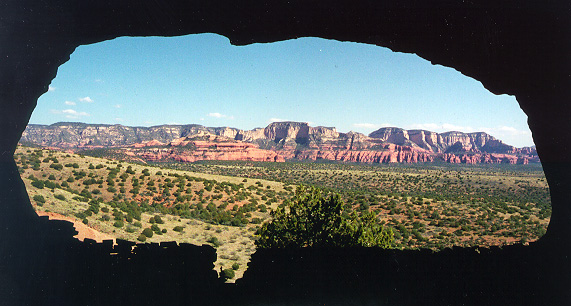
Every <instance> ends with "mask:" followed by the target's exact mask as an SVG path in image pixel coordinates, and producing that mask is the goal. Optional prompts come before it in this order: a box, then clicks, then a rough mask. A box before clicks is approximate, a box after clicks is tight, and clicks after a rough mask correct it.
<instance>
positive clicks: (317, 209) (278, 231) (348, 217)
mask: <svg viewBox="0 0 571 306" xmlns="http://www.w3.org/2000/svg"><path fill="white" fill-rule="evenodd" d="M284 204H285V205H283V206H281V207H278V208H277V209H276V210H275V211H273V212H272V219H271V220H270V221H269V222H266V223H264V224H263V225H262V227H261V228H260V229H259V231H258V235H259V238H258V240H256V246H257V247H259V248H285V247H309V246H313V247H349V246H367V247H373V246H376V247H382V248H388V247H390V246H391V244H392V242H393V239H394V238H393V232H392V229H390V228H389V229H386V228H384V227H383V226H382V225H380V224H379V222H378V219H377V217H376V216H375V215H374V214H373V213H371V212H365V213H363V214H361V215H360V216H359V215H357V214H356V213H354V212H352V213H350V214H345V216H344V214H343V206H344V205H343V202H342V201H341V199H340V197H339V195H338V194H334V193H330V194H324V192H323V191H322V190H320V189H318V188H315V187H304V186H299V187H298V188H297V190H296V193H295V196H294V197H293V199H292V200H290V201H287V202H284Z"/></svg>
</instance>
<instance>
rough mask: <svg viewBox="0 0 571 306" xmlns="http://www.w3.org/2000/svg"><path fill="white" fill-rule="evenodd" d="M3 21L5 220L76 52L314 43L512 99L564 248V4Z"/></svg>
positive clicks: (55, 14)
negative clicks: (138, 43) (139, 39)
mask: <svg viewBox="0 0 571 306" xmlns="http://www.w3.org/2000/svg"><path fill="white" fill-rule="evenodd" d="M0 9H1V10H0V58H1V59H2V60H1V61H0V84H1V85H0V103H2V106H3V109H4V111H3V112H1V113H0V133H1V134H0V136H1V137H0V148H1V150H2V153H3V154H1V155H0V161H1V162H2V164H3V167H2V169H3V173H2V175H3V177H4V178H6V179H8V180H9V181H10V182H12V183H13V184H16V185H14V188H11V189H10V190H16V189H15V188H17V189H19V191H18V192H16V194H13V192H11V191H6V189H3V190H2V194H1V197H0V198H1V199H3V201H2V207H1V208H0V209H1V210H2V211H4V212H11V214H10V215H11V216H18V215H22V216H24V215H27V216H30V209H29V208H27V207H24V206H26V205H21V204H22V203H24V204H28V202H27V196H26V195H24V194H21V186H20V187H18V186H17V185H18V184H21V181H20V179H19V177H17V173H16V172H14V171H13V170H14V166H13V165H12V164H13V161H12V154H13V151H14V149H15V146H16V143H17V141H18V139H19V137H20V135H21V133H22V131H23V130H24V128H25V126H26V124H27V123H28V120H29V118H30V115H31V112H32V111H33V109H34V107H35V105H36V101H37V98H38V97H39V96H40V95H41V94H43V93H45V92H46V91H47V88H48V84H49V83H50V81H51V80H52V79H53V78H54V77H55V75H56V73H57V68H58V67H59V66H60V65H61V64H63V63H64V62H66V61H67V60H68V59H69V56H70V54H71V53H72V52H73V51H74V50H75V48H76V47H77V46H79V45H83V44H90V43H96V42H100V41H104V40H108V39H113V38H116V37H119V36H150V35H161V36H174V35H184V34H192V33H203V32H212V33H218V34H221V35H224V36H226V37H228V38H229V39H230V41H231V43H233V44H236V45H242V44H250V43H255V42H272V41H279V40H284V39H290V38H296V37H302V36H316V37H323V38H329V39H337V40H342V41H345V40H346V41H354V42H363V43H369V44H375V45H378V46H383V47H388V48H391V49H392V50H393V51H399V52H408V53H416V54H418V55H419V56H421V57H423V58H425V59H427V60H429V61H431V62H432V63H434V64H440V65H445V66H449V67H453V68H455V69H457V70H458V71H460V72H461V73H463V74H465V75H467V76H470V77H473V78H475V79H477V80H479V81H481V82H482V84H483V85H484V86H485V87H486V88H487V89H489V90H490V91H491V92H493V93H496V94H504V93H507V94H512V95H515V96H516V98H517V100H518V102H519V103H520V106H521V108H522V109H523V110H524V112H526V114H527V115H528V116H529V125H530V128H531V130H532V132H533V136H534V140H535V142H536V145H537V150H538V153H539V156H540V158H541V160H542V162H543V164H544V169H545V174H546V176H547V179H548V182H549V185H550V188H551V192H552V202H553V217H552V221H551V223H550V227H549V231H548V237H558V238H569V233H570V232H571V231H570V229H571V191H569V189H570V188H567V186H569V183H571V175H570V173H571V149H570V144H571V135H570V134H571V133H569V131H571V123H570V122H569V121H570V120H569V118H571V111H570V107H569V106H568V100H569V96H570V93H571V92H570V91H571V86H570V85H571V77H570V75H569V71H571V57H570V56H569V54H571V46H570V45H571V43H570V41H571V39H570V37H571V26H570V20H571V19H570V18H569V17H570V15H571V13H570V12H571V4H570V3H569V2H568V1H542V2H541V3H537V2H536V1H501V2H498V1H491V0H490V1H488V0H475V1H451V0H448V1H446V0H438V1H426V0H418V1H416V0H398V1H396V0H395V1H354V0H353V1H347V0H344V1H343V0H342V1H317V0H290V1H276V0H273V1H270V0H266V1H255V0H247V1H220V0H211V1H189V0H169V1H141V0H127V1H110V0H108V1H72V0H56V1H50V2H45V1H32V0H28V1H13V0H10V1H4V2H3V3H2V4H0ZM189 56H192V54H189ZM8 199H10V201H9V203H8V202H7V200H8ZM28 206H29V205H28ZM11 220H14V218H10V220H6V222H9V221H11Z"/></svg>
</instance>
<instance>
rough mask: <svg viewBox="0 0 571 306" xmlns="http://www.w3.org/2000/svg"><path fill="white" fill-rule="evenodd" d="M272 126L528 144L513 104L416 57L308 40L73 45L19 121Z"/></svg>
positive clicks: (127, 40) (214, 38) (184, 39)
mask: <svg viewBox="0 0 571 306" xmlns="http://www.w3.org/2000/svg"><path fill="white" fill-rule="evenodd" d="M280 120H290V121H304V122H309V123H310V124H311V125H312V126H317V125H323V126H334V127H337V130H338V131H340V132H348V131H350V130H352V131H357V132H362V133H365V134H368V133H370V132H372V131H374V130H376V129H378V128H380V127H383V126H397V127H402V128H405V129H419V128H421V129H426V130H430V131H435V132H444V131H450V130H457V131H463V132H475V131H484V132H487V133H489V134H491V135H493V136H495V137H497V138H499V139H501V140H503V141H504V142H506V143H508V144H511V145H515V146H518V147H521V146H530V145H533V141H532V138H531V132H530V131H529V128H528V127H527V123H526V120H527V117H526V116H525V114H524V113H523V112H522V111H521V110H520V108H519V106H518V104H517V102H516V100H515V98H514V97H512V96H507V95H502V96H496V95H493V94H491V93H490V92H488V91H487V90H486V89H484V87H483V86H482V84H481V83H480V82H478V81H475V80H473V79H471V78H468V77H466V76H463V75H462V74H460V73H459V72H457V71H455V70H453V69H451V68H446V67H443V66H436V65H432V64H430V62H428V61H426V60H424V59H421V58H419V57H418V56H416V55H412V54H403V53H395V52H392V51H390V50H389V49H387V48H381V47H377V46H371V45H365V44H356V43H347V42H339V41H332V40H324V39H319V38H301V39H295V40H288V41H283V42H277V43H272V44H253V45H248V46H240V47H236V46H232V45H230V42H229V40H228V39H227V38H225V37H223V36H219V35H215V34H200V35H188V36H181V37H175V38H163V37H146V38H141V37H136V38H133V37H122V38H117V39H114V40H110V41H106V42H102V43H98V44H93V45H88V46H81V47H79V48H77V50H76V51H75V52H74V53H73V54H72V55H71V59H70V60H69V61H68V62H67V63H65V64H64V65H62V66H61V67H60V68H59V70H58V74H57V77H56V78H55V79H54V80H53V81H52V84H51V85H50V89H49V91H48V92H47V93H45V94H44V95H42V96H41V97H40V99H39V100H38V106H37V107H36V109H35V111H34V113H33V114H32V118H31V120H30V123H36V124H52V123H55V122H60V121H78V122H88V123H108V124H123V125H131V126H152V125H160V124H189V123H197V124H202V125H205V126H231V127H236V128H241V129H252V128H255V127H265V126H266V125H268V124H269V123H270V122H272V121H280Z"/></svg>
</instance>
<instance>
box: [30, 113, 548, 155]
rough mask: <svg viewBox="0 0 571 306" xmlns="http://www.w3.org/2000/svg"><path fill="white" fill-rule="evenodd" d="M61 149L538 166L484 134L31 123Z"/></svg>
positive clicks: (34, 139) (41, 138)
mask: <svg viewBox="0 0 571 306" xmlns="http://www.w3.org/2000/svg"><path fill="white" fill-rule="evenodd" d="M20 141H21V142H22V143H24V144H28V143H32V144H36V145H40V146H45V147H57V148H62V149H90V148H125V152H126V154H128V155H129V156H132V157H138V158H141V159H143V160H152V161H157V160H167V159H171V160H177V161H185V162H194V161H198V160H249V161H284V160H332V161H342V162H362V163H418V162H433V161H443V162H447V163H466V164H475V163H508V164H527V163H529V162H539V159H538V157H537V152H536V151H535V148H533V147H527V148H521V149H518V148H516V147H513V146H510V145H507V144H504V143H503V142H502V141H501V140H498V139H496V138H494V137H493V136H491V135H488V134H486V133H483V132H478V133H462V132H447V133H441V134H439V133H435V132H431V131H425V130H404V129H401V128H396V127H389V128H381V129H379V130H377V131H374V132H372V133H371V134H369V136H366V135H364V134H361V133H356V132H352V131H351V132H348V133H340V132H338V131H337V129H335V128H334V127H323V126H318V127H311V126H309V125H308V124H307V123H305V122H274V123H271V124H269V125H268V126H267V127H265V128H256V129H253V130H240V129H236V128H231V127H205V126H201V125H195V124H192V125H159V126H152V127H128V126H122V125H104V124H85V123H56V124H52V125H49V126H45V125H29V126H28V128H27V129H26V131H25V132H24V134H23V135H22V139H21V140H20Z"/></svg>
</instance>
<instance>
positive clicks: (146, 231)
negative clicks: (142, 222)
mask: <svg viewBox="0 0 571 306" xmlns="http://www.w3.org/2000/svg"><path fill="white" fill-rule="evenodd" d="M142 234H143V235H145V236H147V237H149V238H151V237H153V230H152V229H150V228H149V227H147V228H146V229H144V230H143V232H142Z"/></svg>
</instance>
